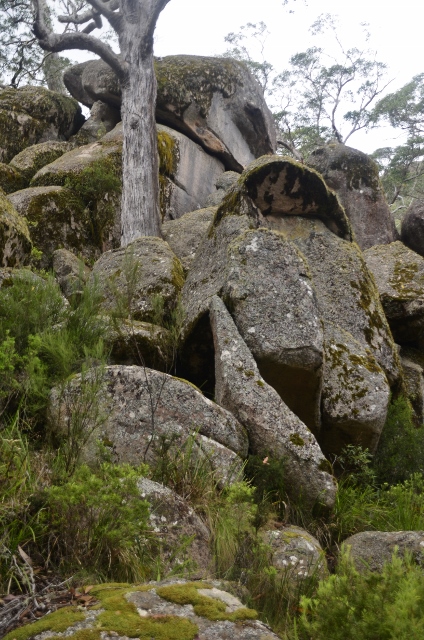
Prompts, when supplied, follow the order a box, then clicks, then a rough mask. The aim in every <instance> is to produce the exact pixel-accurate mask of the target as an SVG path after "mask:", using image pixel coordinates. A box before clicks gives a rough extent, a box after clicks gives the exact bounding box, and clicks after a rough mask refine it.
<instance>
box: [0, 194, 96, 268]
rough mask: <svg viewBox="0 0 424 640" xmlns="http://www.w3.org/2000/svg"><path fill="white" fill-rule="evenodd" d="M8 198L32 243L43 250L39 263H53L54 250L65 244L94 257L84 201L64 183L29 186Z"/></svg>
mask: <svg viewBox="0 0 424 640" xmlns="http://www.w3.org/2000/svg"><path fill="white" fill-rule="evenodd" d="M8 199H9V200H10V202H11V203H12V205H13V206H14V207H15V209H16V210H17V211H18V213H19V214H20V215H21V216H22V217H25V219H26V220H27V223H28V227H29V229H30V231H31V238H32V241H33V243H34V245H35V247H36V248H37V249H38V250H40V251H42V253H43V255H42V256H41V258H40V267H41V268H42V269H49V268H51V266H52V259H53V253H54V251H55V250H56V249H59V248H64V249H68V250H69V251H74V252H76V253H80V254H81V255H84V256H85V257H86V258H93V257H94V256H96V254H97V255H98V250H96V248H95V247H94V246H93V245H94V243H93V241H92V239H91V237H90V233H89V231H90V219H89V216H88V213H87V210H86V209H85V207H84V204H83V202H81V200H80V199H79V198H78V196H77V195H75V194H74V193H73V192H72V191H70V190H69V189H65V188H64V187H30V188H28V189H22V190H21V191H16V192H15V193H12V194H10V195H9V196H8Z"/></svg>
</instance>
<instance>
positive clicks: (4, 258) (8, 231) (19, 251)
mask: <svg viewBox="0 0 424 640" xmlns="http://www.w3.org/2000/svg"><path fill="white" fill-rule="evenodd" d="M31 249H32V242H31V239H30V235H29V231H28V226H27V224H26V222H25V219H24V218H23V217H22V216H20V215H19V213H18V212H17V211H16V209H15V207H14V206H13V205H12V203H11V202H9V200H8V199H7V198H6V196H4V195H1V194H0V265H1V266H2V267H19V266H21V265H24V264H27V263H28V262H29V259H30V255H31Z"/></svg>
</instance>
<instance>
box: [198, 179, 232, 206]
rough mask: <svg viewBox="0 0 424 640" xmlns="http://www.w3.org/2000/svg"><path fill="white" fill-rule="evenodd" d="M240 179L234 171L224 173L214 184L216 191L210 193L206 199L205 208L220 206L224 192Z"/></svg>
mask: <svg viewBox="0 0 424 640" xmlns="http://www.w3.org/2000/svg"><path fill="white" fill-rule="evenodd" d="M239 178H240V174H239V173H236V172H235V171H225V172H224V173H223V174H222V176H220V177H219V178H218V180H217V181H216V182H215V187H216V191H212V192H211V193H210V194H209V195H208V197H207V198H206V202H205V206H206V207H215V206H217V205H218V204H221V202H222V200H223V198H224V196H225V194H226V192H227V191H228V189H230V188H231V187H232V186H233V185H234V184H235V183H236V182H237V180H238V179H239Z"/></svg>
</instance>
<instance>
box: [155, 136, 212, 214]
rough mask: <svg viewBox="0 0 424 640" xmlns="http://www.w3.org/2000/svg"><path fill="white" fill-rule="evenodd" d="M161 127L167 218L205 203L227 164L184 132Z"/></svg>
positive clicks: (159, 141)
mask: <svg viewBox="0 0 424 640" xmlns="http://www.w3.org/2000/svg"><path fill="white" fill-rule="evenodd" d="M157 129H158V148H159V159H160V164H161V166H160V173H161V176H162V180H161V198H162V203H161V210H162V215H163V218H164V219H168V220H169V219H171V220H174V219H175V218H180V217H181V216H182V215H183V214H184V213H187V212H189V211H194V210H195V209H201V208H202V207H203V206H204V205H205V202H206V199H207V197H208V195H209V193H210V192H211V191H212V189H213V187H214V184H215V182H216V180H217V179H218V178H219V176H220V175H222V173H223V172H224V165H223V164H222V162H220V161H219V160H218V159H217V158H214V157H213V156H211V155H208V154H207V153H206V152H205V151H203V149H202V148H201V147H200V146H199V145H198V144H196V143H194V142H193V141H192V140H190V138H188V137H187V136H185V135H183V134H182V133H179V132H178V131H174V130H173V129H170V128H169V127H164V126H163V125H158V127H157ZM164 178H168V180H167V181H164Z"/></svg>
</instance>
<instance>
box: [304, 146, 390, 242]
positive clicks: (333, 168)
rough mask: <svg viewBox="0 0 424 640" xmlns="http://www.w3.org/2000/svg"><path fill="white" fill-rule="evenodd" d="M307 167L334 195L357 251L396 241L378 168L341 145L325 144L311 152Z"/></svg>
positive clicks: (361, 155) (363, 155)
mask: <svg viewBox="0 0 424 640" xmlns="http://www.w3.org/2000/svg"><path fill="white" fill-rule="evenodd" d="M308 165H309V166H311V167H313V168H314V169H316V170H317V171H319V172H320V173H321V174H322V175H323V176H324V179H325V181H326V183H327V184H328V186H329V187H330V188H331V189H334V191H335V192H336V193H337V195H338V197H339V198H340V202H341V203H342V205H343V207H344V209H345V211H346V215H347V217H348V218H349V220H350V223H351V225H352V228H353V231H354V233H355V240H356V242H357V243H358V244H359V246H360V247H361V249H368V248H369V247H372V246H374V245H376V244H388V243H389V242H394V241H395V240H397V231H396V227H395V222H394V218H393V215H392V213H391V211H390V209H389V206H388V204H387V202H386V199H385V196H384V190H383V188H382V185H381V182H380V179H379V175H378V167H377V165H376V164H375V162H374V161H373V160H372V159H371V158H370V157H369V156H367V155H366V154H365V153H362V151H357V150H356V149H352V148H351V147H347V146H345V145H343V144H329V145H327V146H325V147H320V148H319V149H315V151H313V152H312V153H311V155H310V156H309V158H308Z"/></svg>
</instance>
